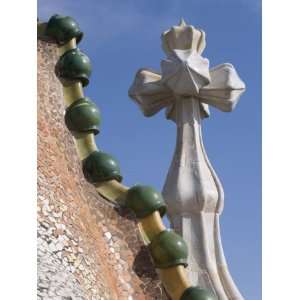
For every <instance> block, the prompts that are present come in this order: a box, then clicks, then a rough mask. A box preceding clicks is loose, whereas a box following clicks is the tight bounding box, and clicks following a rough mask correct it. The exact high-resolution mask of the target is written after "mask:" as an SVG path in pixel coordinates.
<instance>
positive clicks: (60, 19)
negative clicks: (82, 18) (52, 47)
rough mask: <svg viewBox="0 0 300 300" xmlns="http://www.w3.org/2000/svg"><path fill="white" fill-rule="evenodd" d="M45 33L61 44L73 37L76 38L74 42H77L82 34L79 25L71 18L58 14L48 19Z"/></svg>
mask: <svg viewBox="0 0 300 300" xmlns="http://www.w3.org/2000/svg"><path fill="white" fill-rule="evenodd" d="M45 33H46V35H47V36H49V37H50V38H51V39H52V40H54V41H55V42H56V43H57V44H58V45H61V46H62V45H64V44H66V43H67V42H69V41H70V40H71V39H73V38H76V42H77V44H78V43H79V42H80V41H81V39H82V36H83V33H82V32H81V30H80V28H79V25H78V24H77V22H76V21H75V20H74V19H73V18H71V17H68V16H67V17H64V16H60V15H53V16H52V17H51V18H50V19H49V21H48V23H47V26H46V32H45Z"/></svg>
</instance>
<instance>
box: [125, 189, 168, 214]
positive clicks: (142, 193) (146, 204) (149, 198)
mask: <svg viewBox="0 0 300 300" xmlns="http://www.w3.org/2000/svg"><path fill="white" fill-rule="evenodd" d="M125 205H126V206H127V207H129V208H131V209H132V210H133V211H134V212H135V214H136V216H137V217H138V218H144V217H147V216H148V215H150V214H152V213H153V212H154V211H156V210H158V211H159V212H160V215H161V216H162V217H163V216H164V214H165V213H166V205H165V202H164V199H163V197H162V195H161V193H159V192H157V191H156V190H155V189H154V188H152V187H151V186H146V185H136V186H134V187H132V188H130V189H129V190H128V192H127V195H126V199H125Z"/></svg>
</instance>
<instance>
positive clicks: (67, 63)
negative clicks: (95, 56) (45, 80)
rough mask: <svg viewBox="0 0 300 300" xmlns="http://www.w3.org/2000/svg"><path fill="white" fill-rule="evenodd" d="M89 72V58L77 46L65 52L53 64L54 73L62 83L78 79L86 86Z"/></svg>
mask: <svg viewBox="0 0 300 300" xmlns="http://www.w3.org/2000/svg"><path fill="white" fill-rule="evenodd" d="M91 72H92V67H91V62H90V59H89V58H88V57H87V56H86V55H85V54H83V53H82V52H81V51H80V50H79V49H77V48H76V49H71V50H69V51H67V52H65V53H64V54H63V55H62V56H61V57H60V58H59V60H58V62H57V64H56V66H55V74H56V76H57V77H58V78H59V80H60V81H61V83H62V84H63V85H70V84H72V83H74V82H76V81H80V82H81V83H82V86H87V85H88V84H89V77H90V75H91Z"/></svg>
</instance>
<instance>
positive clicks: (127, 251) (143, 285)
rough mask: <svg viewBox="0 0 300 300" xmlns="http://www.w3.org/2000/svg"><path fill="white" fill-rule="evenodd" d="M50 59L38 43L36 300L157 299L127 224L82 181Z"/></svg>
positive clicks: (132, 226) (149, 268)
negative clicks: (64, 119) (65, 123)
mask: <svg viewBox="0 0 300 300" xmlns="http://www.w3.org/2000/svg"><path fill="white" fill-rule="evenodd" d="M57 59H58V57H57V54H56V46H55V45H51V44H48V43H45V42H41V41H39V42H38V202H37V210H38V299H65V300H67V299H68V300H71V299H91V300H96V299H103V300H104V299H120V300H123V299H124V300H125V299H128V300H129V299H138V300H139V299H165V296H164V293H163V289H162V287H161V284H160V281H159V280H158V277H157V275H156V272H155V270H154V268H153V265H152V262H151V259H150V256H149V253H148V250H147V249H146V248H145V247H144V246H143V243H142V241H141V238H140V236H139V232H138V229H137V226H136V219H135V217H134V216H133V215H132V213H131V212H130V211H128V210H126V209H125V208H120V207H115V206H113V205H112V204H111V203H109V202H107V201H106V200H105V199H103V198H102V197H100V196H99V195H98V194H97V192H96V190H95V189H94V187H93V186H92V185H90V184H89V183H87V182H86V180H85V179H84V177H83V174H82V171H81V163H80V160H79V158H78V155H77V153H76V149H75V145H74V142H73V139H72V136H71V134H70V133H69V132H68V130H67V129H66V127H65V125H64V121H63V114H64V105H63V97H62V88H61V85H60V83H59V82H58V80H57V79H56V77H55V75H54V66H55V63H56V61H57Z"/></svg>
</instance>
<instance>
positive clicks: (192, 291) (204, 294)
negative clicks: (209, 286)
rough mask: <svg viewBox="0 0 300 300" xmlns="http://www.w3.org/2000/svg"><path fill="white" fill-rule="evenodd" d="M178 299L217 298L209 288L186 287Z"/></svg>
mask: <svg viewBox="0 0 300 300" xmlns="http://www.w3.org/2000/svg"><path fill="white" fill-rule="evenodd" d="M180 300H217V298H216V296H214V294H213V293H212V292H210V291H209V290H204V289H201V288H199V287H196V286H195V287H193V286H192V287H189V288H187V289H186V290H185V291H184V292H183V294H182V296H181V297H180Z"/></svg>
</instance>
